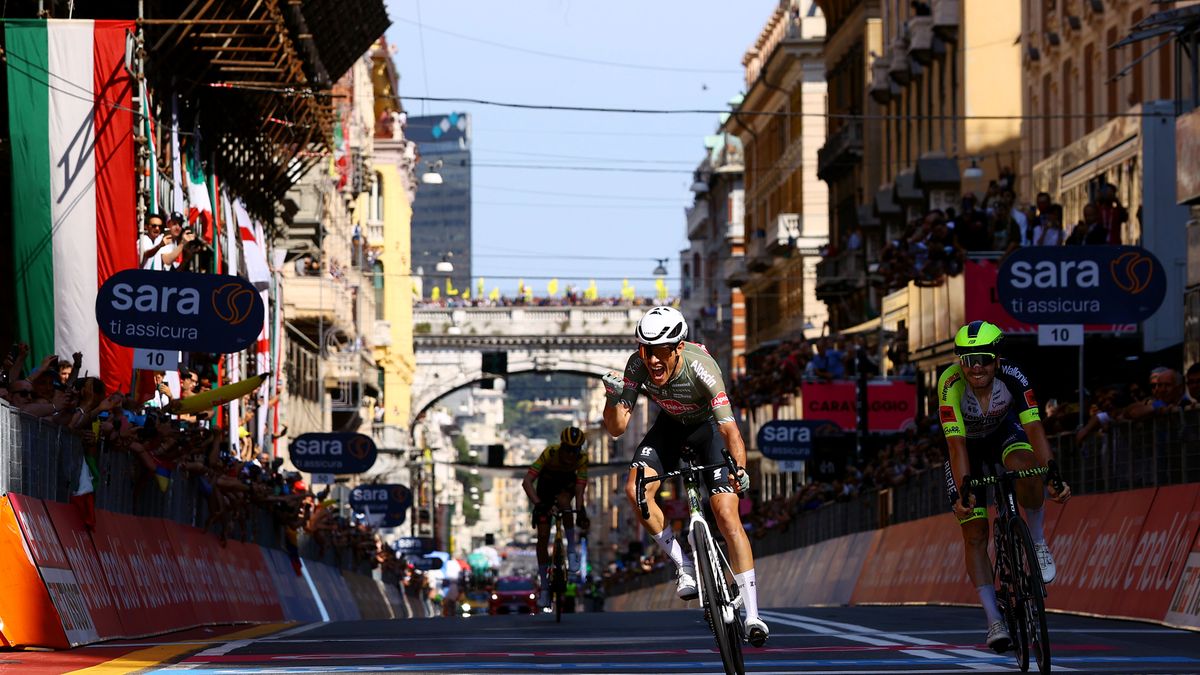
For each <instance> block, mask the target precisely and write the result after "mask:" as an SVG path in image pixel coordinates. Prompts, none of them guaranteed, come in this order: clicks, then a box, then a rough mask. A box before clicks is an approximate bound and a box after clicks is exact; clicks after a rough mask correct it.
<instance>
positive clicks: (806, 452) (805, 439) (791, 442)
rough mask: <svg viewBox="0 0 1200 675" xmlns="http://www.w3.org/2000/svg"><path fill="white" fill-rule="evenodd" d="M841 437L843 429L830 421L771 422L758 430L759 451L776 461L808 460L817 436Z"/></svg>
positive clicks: (756, 437) (756, 438)
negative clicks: (831, 434) (833, 435)
mask: <svg viewBox="0 0 1200 675" xmlns="http://www.w3.org/2000/svg"><path fill="white" fill-rule="evenodd" d="M829 433H833V434H836V435H838V436H841V434H842V429H841V427H839V426H838V425H836V424H834V423H833V422H830V421H829V420H771V421H770V422H767V423H766V424H764V425H762V426H761V427H759V429H758V434H757V435H756V436H755V440H756V441H757V443H758V451H759V452H761V453H762V454H763V456H764V457H766V458H767V459H773V460H775V461H790V460H806V459H809V458H811V457H812V452H813V444H814V442H815V440H816V438H817V436H821V435H828V434H829Z"/></svg>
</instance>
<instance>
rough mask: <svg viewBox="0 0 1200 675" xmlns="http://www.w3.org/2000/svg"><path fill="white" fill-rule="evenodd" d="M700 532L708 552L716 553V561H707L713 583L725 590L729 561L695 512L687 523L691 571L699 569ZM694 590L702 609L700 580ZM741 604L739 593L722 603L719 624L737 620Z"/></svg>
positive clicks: (702, 518) (704, 521)
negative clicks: (702, 534) (697, 544)
mask: <svg viewBox="0 0 1200 675" xmlns="http://www.w3.org/2000/svg"><path fill="white" fill-rule="evenodd" d="M701 530H703V532H704V535H705V536H704V538H705V540H707V542H708V544H709V545H708V547H707V548H708V550H710V551H714V552H715V553H716V555H715V558H716V560H711V559H710V560H709V566H710V567H711V568H712V573H713V576H714V577H715V581H716V582H717V584H719V586H718V587H719V588H720V587H726V588H727V587H728V582H727V581H726V578H725V572H726V570H730V571H732V568H731V567H730V566H729V561H728V560H727V559H726V558H725V553H724V552H722V551H721V548H720V547H719V546H717V542H716V540H715V539H713V536H712V529H711V528H710V527H709V525H708V521H706V520H705V519H704V517H703V516H701V515H700V514H699V513H696V512H695V511H693V512H692V515H691V518H690V519H689V521H688V543H689V544H691V547H692V569H695V570H699V569H701V568H700V559H699V558H698V557H697V553H696V551H697V548H698V547H697V546H696V540H697V539H698V538H699V536H700V535H699V534H697V533H698V532H700V531H701ZM713 563H716V564H713ZM696 590H697V592H698V593H699V601H700V606H701V607H703V606H704V584H703V583H702V581H701V580H700V579H696ZM742 604H743V599H742V595H741V593H738V596H737V597H736V598H734V599H733V600H731V601H729V602H727V603H723V604H722V607H721V614H722V616H721V622H722V623H726V624H729V623H733V621H734V620H735V619H736V618H737V611H738V610H739V609H741V607H742Z"/></svg>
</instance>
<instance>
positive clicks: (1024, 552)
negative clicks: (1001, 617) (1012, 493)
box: [1011, 518, 1050, 673]
mask: <svg viewBox="0 0 1200 675" xmlns="http://www.w3.org/2000/svg"><path fill="white" fill-rule="evenodd" d="M1011 535H1012V543H1013V550H1014V551H1015V558H1016V565H1017V570H1018V574H1017V576H1016V579H1017V583H1018V584H1019V586H1018V588H1019V591H1020V600H1021V601H1020V603H1019V605H1018V607H1017V611H1016V614H1017V620H1018V621H1021V622H1022V624H1023V625H1024V629H1023V630H1022V632H1023V633H1026V634H1027V635H1028V642H1027V645H1028V649H1026V658H1028V657H1029V654H1030V653H1032V655H1033V657H1034V658H1035V659H1036V660H1037V665H1038V671H1039V672H1041V673H1049V672H1050V630H1049V628H1047V627H1046V600H1045V594H1046V591H1045V585H1044V584H1043V583H1042V568H1041V566H1040V565H1038V560H1037V553H1036V552H1034V550H1033V537H1031V536H1030V534H1029V526H1028V525H1026V524H1025V521H1024V520H1021V519H1020V518H1017V519H1016V520H1014V521H1013V528H1012V532H1011Z"/></svg>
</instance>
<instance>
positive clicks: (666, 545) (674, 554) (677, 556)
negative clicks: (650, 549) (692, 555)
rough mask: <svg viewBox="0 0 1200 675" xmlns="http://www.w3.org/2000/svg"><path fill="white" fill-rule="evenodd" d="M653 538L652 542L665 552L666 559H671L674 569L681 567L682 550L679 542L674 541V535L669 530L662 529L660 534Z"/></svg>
mask: <svg viewBox="0 0 1200 675" xmlns="http://www.w3.org/2000/svg"><path fill="white" fill-rule="evenodd" d="M653 536H654V541H657V542H658V545H659V546H661V547H662V549H663V550H664V551H666V552H667V557H668V558H670V559H671V562H673V563H675V567H676V568H679V567H682V566H683V548H682V547H680V546H679V542H678V541H676V540H675V533H674V532H672V531H671V528H669V527H668V528H664V529H663V531H662V532H659V533H658V534H656V535H653Z"/></svg>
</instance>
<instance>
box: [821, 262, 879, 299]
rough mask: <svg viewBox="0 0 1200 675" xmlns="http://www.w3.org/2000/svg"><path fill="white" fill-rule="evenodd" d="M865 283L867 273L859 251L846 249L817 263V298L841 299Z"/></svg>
mask: <svg viewBox="0 0 1200 675" xmlns="http://www.w3.org/2000/svg"><path fill="white" fill-rule="evenodd" d="M866 283H867V274H866V268H865V267H864V266H863V257H862V252H861V251H846V252H843V253H839V254H837V255H834V256H829V257H827V258H824V259H823V260H821V262H819V263H817V286H816V292H817V299H818V300H821V301H828V300H838V299H841V298H843V297H845V296H847V295H850V294H852V293H854V292H856V291H858V290H859V289H861V288H862V287H863V286H865V285H866Z"/></svg>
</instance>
